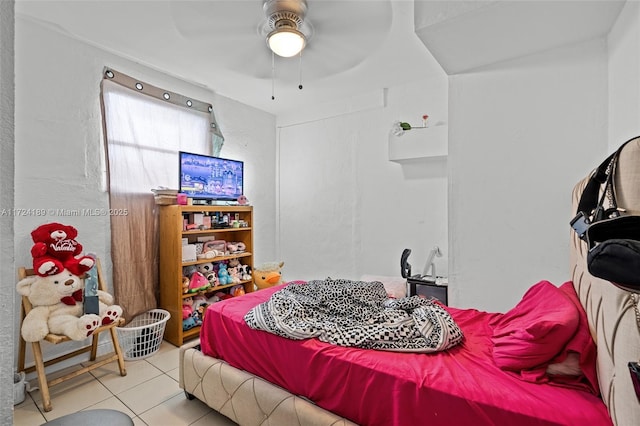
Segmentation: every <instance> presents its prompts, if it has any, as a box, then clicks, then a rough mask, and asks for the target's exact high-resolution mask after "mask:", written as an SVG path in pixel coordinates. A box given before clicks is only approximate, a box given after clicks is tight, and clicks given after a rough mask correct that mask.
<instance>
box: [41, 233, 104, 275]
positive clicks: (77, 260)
mask: <svg viewBox="0 0 640 426" xmlns="http://www.w3.org/2000/svg"><path fill="white" fill-rule="evenodd" d="M77 236H78V231H77V230H76V228H74V227H73V226H69V225H63V224H61V223H46V224H44V225H40V226H39V227H37V228H36V229H34V230H33V231H32V232H31V238H32V239H33V242H34V245H33V247H32V248H31V255H32V256H33V270H34V271H35V272H36V274H38V275H40V276H47V275H56V274H58V273H60V272H61V271H62V270H63V269H68V270H69V272H71V273H72V274H74V275H77V276H82V274H84V273H85V272H87V271H88V270H89V269H91V268H92V267H93V265H94V264H95V260H94V259H93V258H92V257H89V256H81V255H80V253H81V252H82V244H80V243H79V242H78V241H76V237H77Z"/></svg>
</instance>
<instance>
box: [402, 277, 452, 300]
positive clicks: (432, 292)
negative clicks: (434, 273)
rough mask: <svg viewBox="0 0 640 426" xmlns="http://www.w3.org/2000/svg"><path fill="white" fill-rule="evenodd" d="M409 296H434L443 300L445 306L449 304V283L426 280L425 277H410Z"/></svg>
mask: <svg viewBox="0 0 640 426" xmlns="http://www.w3.org/2000/svg"><path fill="white" fill-rule="evenodd" d="M407 283H408V284H409V296H422V297H426V298H427V299H428V298H431V297H434V298H436V299H438V300H439V301H440V302H442V303H443V304H444V305H445V306H448V305H449V294H448V293H449V287H448V286H447V285H438V284H436V283H435V282H433V281H425V280H424V279H414V278H411V277H410V278H408V279H407Z"/></svg>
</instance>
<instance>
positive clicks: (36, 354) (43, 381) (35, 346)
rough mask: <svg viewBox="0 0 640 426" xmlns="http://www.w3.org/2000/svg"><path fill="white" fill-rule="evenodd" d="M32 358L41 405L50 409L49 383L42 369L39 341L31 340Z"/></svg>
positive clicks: (42, 362)
mask: <svg viewBox="0 0 640 426" xmlns="http://www.w3.org/2000/svg"><path fill="white" fill-rule="evenodd" d="M31 348H32V350H33V359H34V361H35V364H36V373H37V374H38V384H39V385H40V393H41V394H42V407H43V409H44V411H51V409H52V408H53V407H52V406H51V395H49V384H48V383H47V374H46V372H45V370H44V361H43V359H42V350H41V349H40V342H32V343H31Z"/></svg>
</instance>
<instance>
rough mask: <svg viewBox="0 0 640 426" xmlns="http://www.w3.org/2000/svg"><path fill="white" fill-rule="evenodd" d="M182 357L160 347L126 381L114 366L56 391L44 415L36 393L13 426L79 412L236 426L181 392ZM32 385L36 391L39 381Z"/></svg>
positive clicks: (138, 422) (164, 424)
mask: <svg viewBox="0 0 640 426" xmlns="http://www.w3.org/2000/svg"><path fill="white" fill-rule="evenodd" d="M178 354H179V349H178V348H177V347H175V346H173V345H171V344H170V343H167V342H162V345H161V346H160V349H159V350H158V352H156V353H155V354H154V355H152V356H150V357H148V358H145V359H141V360H136V361H126V369H127V375H126V376H124V377H122V376H120V373H119V370H118V366H117V363H111V364H108V365H106V366H104V367H101V368H99V369H96V370H94V371H92V372H90V373H86V374H81V375H80V376H78V377H75V378H73V379H71V380H68V381H66V382H62V383H60V384H58V385H55V386H52V387H51V388H50V389H49V391H50V393H51V402H52V405H53V410H51V411H49V412H45V411H44V410H43V409H42V397H41V395H40V391H39V390H33V391H31V392H29V393H28V394H27V396H26V398H25V401H24V402H22V403H21V404H19V405H16V406H14V412H13V423H14V424H15V425H20V426H35V425H41V424H43V423H45V422H47V421H49V420H53V419H55V418H58V417H61V416H64V415H66V414H70V413H74V412H76V411H81V410H91V409H98V408H102V409H104V408H107V409H113V410H118V411H121V412H123V413H126V414H127V415H128V416H129V417H131V418H132V419H133V422H134V425H135V426H144V425H149V426H156V425H158V426H186V425H193V426H207V425H211V426H232V425H235V423H233V422H232V421H231V420H229V419H227V418H226V417H224V416H222V415H221V414H218V413H217V412H215V411H213V410H211V409H210V408H209V407H207V406H206V405H205V404H203V403H202V402H200V401H198V400H197V399H193V400H191V401H189V400H188V399H187V398H186V397H185V394H184V392H183V390H182V389H180V388H179V387H178V374H179V373H178ZM30 384H31V385H32V386H36V385H37V380H31V381H30Z"/></svg>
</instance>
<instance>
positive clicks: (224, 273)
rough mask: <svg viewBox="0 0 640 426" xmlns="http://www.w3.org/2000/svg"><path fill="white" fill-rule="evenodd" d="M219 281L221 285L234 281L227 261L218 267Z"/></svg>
mask: <svg viewBox="0 0 640 426" xmlns="http://www.w3.org/2000/svg"><path fill="white" fill-rule="evenodd" d="M218 282H219V283H220V285H227V284H232V283H233V278H231V275H229V271H228V270H227V264H226V263H220V266H219V267H218Z"/></svg>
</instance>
